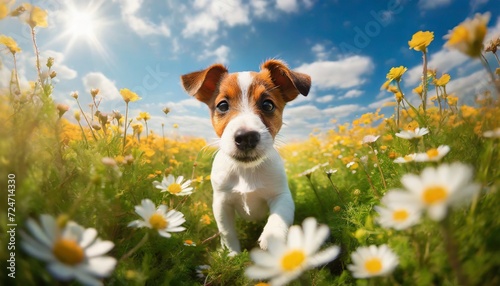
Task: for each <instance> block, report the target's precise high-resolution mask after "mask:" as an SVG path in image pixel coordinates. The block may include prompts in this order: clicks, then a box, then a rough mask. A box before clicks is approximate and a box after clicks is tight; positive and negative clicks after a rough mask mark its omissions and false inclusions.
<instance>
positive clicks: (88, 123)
mask: <svg viewBox="0 0 500 286" xmlns="http://www.w3.org/2000/svg"><path fill="white" fill-rule="evenodd" d="M76 103H77V104H78V107H79V108H80V112H81V113H82V115H83V118H84V119H85V121H86V122H87V125H88V126H89V129H90V133H92V137H94V140H95V141H97V137H96V136H95V134H94V130H93V129H92V126H91V125H90V122H89V120H88V118H87V116H86V115H85V112H83V109H82V106H81V105H80V102H79V101H78V99H77V100H76Z"/></svg>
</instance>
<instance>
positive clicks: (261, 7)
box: [250, 0, 270, 17]
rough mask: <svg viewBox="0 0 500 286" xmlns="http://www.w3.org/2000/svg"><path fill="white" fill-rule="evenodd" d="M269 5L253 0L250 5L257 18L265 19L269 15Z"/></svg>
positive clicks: (262, 0)
mask: <svg viewBox="0 0 500 286" xmlns="http://www.w3.org/2000/svg"><path fill="white" fill-rule="evenodd" d="M268 4H269V3H268V2H267V1H266V0H253V1H250V5H251V6H252V8H253V13H254V14H255V15H256V16H257V17H263V16H267V15H269V12H270V11H269V8H268V6H269V5H268Z"/></svg>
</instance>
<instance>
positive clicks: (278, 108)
mask: <svg viewBox="0 0 500 286" xmlns="http://www.w3.org/2000/svg"><path fill="white" fill-rule="evenodd" d="M248 93H249V96H248V97H249V100H250V102H251V105H250V106H254V110H255V112H257V114H258V115H259V117H260V118H261V120H262V122H263V123H264V125H265V126H266V127H267V129H268V130H269V133H270V134H271V136H272V137H273V138H274V137H275V136H276V134H277V133H278V132H279V131H280V129H281V125H282V123H283V122H282V120H283V109H284V108H285V104H286V102H285V99H284V98H283V95H282V94H281V90H280V89H279V88H278V87H277V86H276V85H275V84H274V83H273V81H272V80H271V75H270V73H269V71H267V70H263V71H261V72H259V73H258V74H256V75H255V77H254V81H253V83H252V85H251V86H250V88H249V90H248ZM266 101H270V102H271V103H272V104H273V105H274V110H272V111H268V110H266V104H268V102H267V103H266Z"/></svg>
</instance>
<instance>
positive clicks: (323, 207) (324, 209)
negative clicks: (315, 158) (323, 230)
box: [306, 175, 327, 219]
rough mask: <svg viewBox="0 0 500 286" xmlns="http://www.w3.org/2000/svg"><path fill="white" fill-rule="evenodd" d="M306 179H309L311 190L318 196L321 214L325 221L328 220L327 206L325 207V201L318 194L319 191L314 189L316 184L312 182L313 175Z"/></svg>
mask: <svg viewBox="0 0 500 286" xmlns="http://www.w3.org/2000/svg"><path fill="white" fill-rule="evenodd" d="M306 177H307V180H308V181H309V184H310V185H311V188H312V189H313V192H314V195H315V196H316V199H317V200H318V203H319V205H320V207H321V210H322V211H321V213H322V214H323V219H326V213H327V210H326V207H325V205H323V200H321V198H320V197H319V194H318V190H316V188H315V187H314V184H313V182H312V180H311V175H308V176H306Z"/></svg>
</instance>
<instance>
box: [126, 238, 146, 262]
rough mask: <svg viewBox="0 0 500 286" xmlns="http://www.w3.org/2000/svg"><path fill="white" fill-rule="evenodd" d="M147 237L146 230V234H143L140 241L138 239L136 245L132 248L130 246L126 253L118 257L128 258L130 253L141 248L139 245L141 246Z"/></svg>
mask: <svg viewBox="0 0 500 286" xmlns="http://www.w3.org/2000/svg"><path fill="white" fill-rule="evenodd" d="M148 238H149V232H146V234H145V235H144V237H143V238H142V239H141V241H139V243H137V245H136V246H134V248H132V249H131V250H129V251H128V252H127V253H125V254H124V255H123V256H122V257H121V258H120V261H123V260H125V259H127V258H129V257H130V256H131V255H132V254H134V253H135V252H136V251H137V250H138V249H139V248H141V246H143V245H144V244H145V243H146V241H148Z"/></svg>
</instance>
